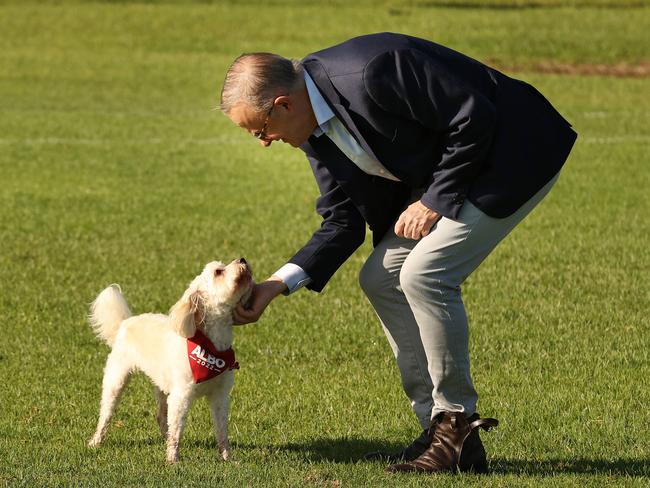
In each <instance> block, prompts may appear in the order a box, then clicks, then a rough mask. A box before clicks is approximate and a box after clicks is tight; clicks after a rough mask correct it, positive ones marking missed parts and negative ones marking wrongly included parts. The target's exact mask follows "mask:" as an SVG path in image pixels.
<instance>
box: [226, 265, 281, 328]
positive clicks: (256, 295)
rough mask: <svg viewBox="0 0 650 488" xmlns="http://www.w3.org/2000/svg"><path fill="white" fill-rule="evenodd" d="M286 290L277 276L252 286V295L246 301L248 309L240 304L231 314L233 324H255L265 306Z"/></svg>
mask: <svg viewBox="0 0 650 488" xmlns="http://www.w3.org/2000/svg"><path fill="white" fill-rule="evenodd" d="M286 289H287V285H285V284H284V282H283V281H282V280H281V279H280V278H278V277H277V276H271V277H270V278H269V279H268V280H266V281H265V282H263V283H259V284H256V285H254V286H253V293H252V294H251V297H250V299H249V300H248V304H247V305H248V308H244V306H243V305H242V304H241V303H240V304H239V305H237V308H235V310H234V312H233V314H232V315H233V318H234V319H235V324H237V325H242V324H250V323H251V322H257V320H258V319H259V318H260V316H261V315H262V313H263V312H264V309H265V308H266V306H267V305H268V304H269V303H271V300H273V299H274V298H275V297H277V296H278V295H279V294H280V293H282V292H283V291H284V290H286Z"/></svg>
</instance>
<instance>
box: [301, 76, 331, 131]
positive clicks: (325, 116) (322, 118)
mask: <svg viewBox="0 0 650 488" xmlns="http://www.w3.org/2000/svg"><path fill="white" fill-rule="evenodd" d="M303 71H304V74H305V85H306V86H307V93H308V95H309V102H310V103H311V108H312V109H313V111H314V115H315V116H316V122H317V123H318V126H317V127H316V128H315V129H314V136H316V137H319V136H321V135H322V134H323V133H324V132H327V129H328V125H329V124H328V122H329V120H330V119H332V118H334V112H332V109H331V108H330V106H329V105H327V102H326V101H325V99H324V98H323V95H321V94H320V91H318V88H317V87H316V83H314V80H312V79H311V76H309V73H307V70H303Z"/></svg>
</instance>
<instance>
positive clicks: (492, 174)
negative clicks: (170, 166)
mask: <svg viewBox="0 0 650 488" xmlns="http://www.w3.org/2000/svg"><path fill="white" fill-rule="evenodd" d="M302 65H303V67H304V68H305V69H306V70H307V72H308V73H309V75H310V76H311V77H312V79H313V80H314V82H315V84H316V86H317V87H318V90H319V91H320V93H321V94H322V95H323V98H324V99H325V100H326V101H327V103H328V104H329V106H330V107H331V108H332V110H333V111H334V113H335V114H336V116H337V117H338V119H339V120H340V121H341V122H342V123H343V124H344V125H345V126H346V128H347V129H348V131H349V132H350V134H351V135H352V136H353V137H354V138H355V139H356V140H357V142H358V143H359V144H360V145H361V147H362V148H363V149H364V150H365V151H366V152H367V153H368V154H369V155H370V156H371V157H373V158H375V159H377V160H378V161H379V162H380V163H381V164H383V165H384V166H385V167H386V169H388V171H390V172H391V173H392V174H393V175H395V176H396V177H397V178H399V180H400V181H399V182H395V181H391V180H388V179H386V178H382V177H379V176H373V175H369V174H367V173H364V172H363V171H361V170H360V169H359V168H358V167H357V166H356V165H355V164H354V163H352V162H351V161H350V160H349V159H348V158H347V157H346V156H345V155H344V154H343V153H342V152H341V151H340V150H339V149H338V147H337V146H336V145H335V144H334V143H333V142H332V141H331V140H330V139H329V138H328V137H327V136H324V135H323V136H321V137H314V136H311V137H310V138H309V140H308V141H307V142H306V143H305V144H303V145H302V146H301V149H302V150H303V151H304V152H305V153H306V154H307V158H308V159H309V162H310V164H311V167H312V170H313V172H314V176H315V177H316V181H317V183H318V186H319V188H320V193H321V196H320V198H319V199H318V200H317V203H316V210H317V212H318V213H319V214H320V215H321V216H322V217H323V222H322V225H321V227H320V228H319V229H318V230H317V231H316V232H315V233H314V234H313V236H312V237H311V239H310V240H309V241H308V242H307V244H306V245H305V246H304V247H303V248H302V249H300V250H299V251H298V252H297V253H296V255H295V256H293V257H292V258H291V259H290V261H289V262H292V263H294V264H297V265H298V266H300V267H301V268H302V269H304V270H305V271H306V272H307V274H308V275H309V276H310V278H311V280H312V281H311V283H310V284H309V285H308V288H310V289H312V290H315V291H320V290H322V289H323V287H324V286H325V284H326V283H327V281H328V280H329V279H330V278H331V276H332V275H333V274H334V272H335V271H336V270H337V269H338V268H339V267H340V266H341V265H342V264H343V262H345V260H346V259H347V258H348V257H349V256H350V255H351V254H352V253H353V252H354V251H355V250H356V249H357V248H358V247H359V246H360V245H361V244H362V243H363V241H364V239H365V226H366V223H367V224H368V225H369V227H370V229H371V230H372V232H373V244H375V245H376V244H377V242H379V240H380V239H381V238H382V237H383V235H384V234H385V233H386V231H387V230H388V229H389V228H390V227H391V226H392V225H394V222H395V220H396V219H397V217H398V216H399V214H400V212H401V210H402V209H403V208H404V205H405V204H406V200H407V198H408V196H409V194H410V193H411V191H412V190H413V189H419V188H422V189H423V190H424V194H423V196H422V198H421V201H422V203H423V204H424V205H426V206H427V207H428V208H430V209H432V210H434V211H436V212H438V213H440V214H442V215H443V216H445V217H448V218H450V219H454V218H456V217H457V216H458V213H459V212H460V209H461V207H462V205H463V203H464V201H465V199H469V200H470V201H471V202H472V203H473V204H474V205H476V206H477V207H478V208H479V209H481V210H482V211H483V212H485V213H486V214H488V215H490V216H493V217H497V218H503V217H507V216H508V215H511V214H512V213H514V212H515V211H516V210H517V209H518V208H519V207H520V206H521V205H522V204H523V203H524V202H526V201H527V200H528V199H529V198H531V197H532V196H533V195H534V194H535V193H536V192H537V191H538V190H539V189H541V188H542V187H543V186H544V185H545V184H546V183H548V181H550V180H551V178H552V177H553V176H554V175H555V174H556V173H557V172H558V171H559V170H560V168H561V167H562V165H563V164H564V162H565V160H566V158H567V157H568V155H569V152H570V150H571V147H572V146H573V143H574V142H575V139H576V133H575V132H574V131H573V130H572V129H571V126H570V124H569V123H568V122H567V121H566V120H565V119H564V118H562V116H561V115H560V114H559V113H558V112H557V111H556V110H555V109H554V108H553V106H552V105H551V104H550V103H549V102H548V100H546V98H544V96H542V95H541V94H540V93H539V92H538V91H537V90H536V89H535V88H533V87H532V86H531V85H529V84H527V83H524V82H523V81H520V80H516V79H513V78H510V77H508V76H506V75H504V74H502V73H500V72H498V71H496V70H494V69H492V68H490V67H488V66H486V65H484V64H482V63H480V62H478V61H476V60H474V59H471V58H469V57H467V56H465V55H463V54H460V53H458V52H456V51H453V50H451V49H448V48H446V47H444V46H441V45H439V44H435V43H433V42H430V41H426V40H424V39H418V38H415V37H410V36H406V35H402V34H393V33H383V34H372V35H367V36H361V37H357V38H354V39H351V40H349V41H346V42H344V43H342V44H339V45H337V46H333V47H330V48H328V49H324V50H322V51H319V52H316V53H313V54H310V55H308V56H307V57H305V58H304V59H303V60H302Z"/></svg>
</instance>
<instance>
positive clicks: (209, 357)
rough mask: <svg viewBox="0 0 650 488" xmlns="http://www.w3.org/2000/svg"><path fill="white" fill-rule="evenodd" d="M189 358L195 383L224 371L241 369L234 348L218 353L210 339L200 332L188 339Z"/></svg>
mask: <svg viewBox="0 0 650 488" xmlns="http://www.w3.org/2000/svg"><path fill="white" fill-rule="evenodd" d="M187 358H188V359H189V361H190V368H192V376H194V383H201V382H202V381H207V380H209V379H212V378H214V377H216V376H219V375H220V374H221V373H223V372H224V371H230V370H231V369H239V363H238V362H237V361H235V351H233V349H232V347H231V348H229V349H226V350H225V351H217V348H216V347H214V344H212V342H211V341H210V339H208V338H207V337H206V336H205V334H203V332H201V331H199V330H197V331H196V334H195V335H194V337H190V338H189V339H187Z"/></svg>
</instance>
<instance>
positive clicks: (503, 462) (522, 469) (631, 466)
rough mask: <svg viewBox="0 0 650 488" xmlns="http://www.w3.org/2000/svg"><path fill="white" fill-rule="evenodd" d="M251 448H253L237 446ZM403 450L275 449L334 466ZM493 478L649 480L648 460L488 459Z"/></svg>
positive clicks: (332, 444) (323, 442)
mask: <svg viewBox="0 0 650 488" xmlns="http://www.w3.org/2000/svg"><path fill="white" fill-rule="evenodd" d="M240 447H244V448H245V447H253V446H240ZM402 447H403V446H402V445H400V444H397V443H387V442H385V441H380V440H374V439H349V438H340V439H314V440H310V441H305V442H300V443H293V442H292V443H288V444H285V445H281V446H277V447H275V449H278V450H280V451H290V452H295V453H300V454H301V455H302V456H304V457H305V459H308V460H310V461H315V462H318V461H330V462H336V463H357V462H364V459H363V455H364V454H365V453H367V452H373V451H385V452H395V451H399V450H400V449H401V448H402ZM489 461H490V471H491V472H492V473H493V474H516V475H533V476H556V475H558V474H567V473H572V474H594V475H597V474H612V475H627V476H650V459H632V458H618V459H589V458H567V459H561V458H552V459H541V460H539V459H510V458H498V457H497V458H489Z"/></svg>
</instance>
